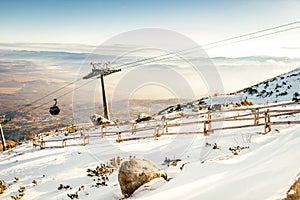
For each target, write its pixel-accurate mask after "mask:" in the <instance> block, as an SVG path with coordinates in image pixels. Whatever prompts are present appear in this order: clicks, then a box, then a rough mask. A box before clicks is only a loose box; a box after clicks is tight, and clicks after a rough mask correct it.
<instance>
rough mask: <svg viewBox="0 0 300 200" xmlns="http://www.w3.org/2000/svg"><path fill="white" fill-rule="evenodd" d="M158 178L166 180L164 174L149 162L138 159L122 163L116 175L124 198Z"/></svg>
mask: <svg viewBox="0 0 300 200" xmlns="http://www.w3.org/2000/svg"><path fill="white" fill-rule="evenodd" d="M159 177H163V178H164V179H167V174H166V172H164V171H162V170H160V169H159V168H157V167H156V166H155V164H154V163H153V162H151V161H150V160H145V159H139V158H131V159H130V160H129V161H125V162H123V163H122V164H121V167H120V170H119V175H118V179H119V183H120V187H121V191H122V194H123V195H124V196H125V197H129V196H131V195H132V194H133V192H134V191H135V190H136V189H138V188H139V187H140V186H142V185H143V184H145V183H147V182H149V181H151V180H153V179H155V178H159Z"/></svg>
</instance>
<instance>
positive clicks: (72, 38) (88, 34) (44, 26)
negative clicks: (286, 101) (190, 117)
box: [0, 0, 300, 56]
mask: <svg viewBox="0 0 300 200" xmlns="http://www.w3.org/2000/svg"><path fill="white" fill-rule="evenodd" d="M299 10H300V1H299V0H272V1H271V0H264V1H260V0H253V1H244V0H239V1H237V0H231V1H218V0H212V1H201V0H200V1H177V0H173V1H171V0H165V1H158V0H152V1H137V0H131V1H129V0H127V1H125V0H123V1H122V0H116V1H102V0H98V1H92V0H87V1H83V0H82V1H79V0H43V1H41V0H40V1H38V0H26V1H25V0H1V1H0V24H1V32H0V43H16V42H24V43H26V42H30V43H81V44H93V45H97V44H100V43H101V42H103V41H105V40H107V39H109V38H110V37H112V36H114V35H117V34H120V33H122V32H125V31H130V30H134V29H140V28H162V29H170V30H174V31H177V32H179V33H182V34H184V35H186V36H187V37H189V38H191V39H193V40H195V41H196V42H198V43H199V44H200V45H201V44H205V43H209V42H214V41H217V40H220V39H224V38H228V37H232V36H236V35H240V34H244V33H248V32H252V31H256V30H260V29H264V28H268V27H272V26H277V25H281V24H285V23H289V22H292V21H297V20H300V12H299ZM298 35H300V29H296V30H293V31H290V32H286V33H282V34H278V35H275V36H272V37H268V38H264V39H259V40H255V41H251V42H246V43H244V44H236V45H232V46H233V47H232V46H231V47H224V48H218V49H216V50H211V51H209V53H211V54H212V55H219V56H221V55H223V54H224V56H226V53H227V54H228V52H229V51H230V50H231V51H230V52H232V53H231V54H232V55H231V56H234V55H237V56H238V55H239V54H241V49H244V54H245V55H247V54H249V55H250V54H251V55H253V54H267V52H268V51H269V50H270V49H273V53H271V54H274V55H277V54H278V55H285V54H286V55H287V56H288V55H291V56H294V54H295V55H296V54H297V52H296V51H297V50H298V53H299V49H298V48H300V37H299V36H298ZM245 45H247V46H245ZM257 47H261V48H257ZM236 49H238V51H237V50H236ZM246 49H247V51H246ZM255 49H256V50H255ZM258 49H259V50H258ZM284 49H285V50H284ZM287 49H289V50H287ZM291 49H293V52H292V53H291V51H292V50H291ZM257 50H258V51H257ZM241 55H243V54H241ZM229 56H230V55H229Z"/></svg>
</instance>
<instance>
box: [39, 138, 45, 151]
mask: <svg viewBox="0 0 300 200" xmlns="http://www.w3.org/2000/svg"><path fill="white" fill-rule="evenodd" d="M40 147H41V149H45V148H46V142H45V141H43V140H42V141H41V146H40Z"/></svg>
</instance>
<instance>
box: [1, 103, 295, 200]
mask: <svg viewBox="0 0 300 200" xmlns="http://www.w3.org/2000/svg"><path fill="white" fill-rule="evenodd" d="M289 108H294V109H299V108H300V106H299V104H298V105H295V106H291V107H289ZM187 120H195V119H193V118H189V119H187ZM273 120H276V121H280V120H300V115H293V116H289V117H278V118H272V119H271V121H273ZM241 123H244V122H241ZM219 125H220V124H219ZM228 125H240V123H239V122H226V123H225V124H223V126H228ZM213 126H218V124H213ZM121 128H122V127H121ZM123 128H124V127H123ZM198 128H199V127H197V126H195V125H190V126H183V127H172V128H170V130H169V132H176V131H179V130H180V131H191V130H192V131H195V130H196V129H198ZM299 128H300V126H299V125H280V126H272V131H271V132H270V133H269V134H266V135H261V134H258V133H260V132H262V130H263V127H262V126H261V127H255V128H244V129H233V130H224V131H220V132H214V133H213V134H211V135H209V136H203V135H202V134H198V135H177V136H162V137H160V138H159V139H158V140H153V139H146V140H139V141H127V142H122V143H116V136H106V137H103V138H102V137H98V138H91V139H90V144H88V145H86V146H83V145H74V146H67V147H65V148H46V149H43V150H40V149H39V148H32V143H31V142H28V143H24V144H22V145H21V146H18V147H17V148H15V149H13V150H10V151H6V152H2V153H0V158H1V161H0V179H4V180H6V182H7V183H8V184H10V186H9V188H8V189H7V190H6V191H5V192H4V194H2V195H0V197H1V199H11V196H12V195H16V194H19V192H18V189H19V188H20V186H25V187H26V191H25V192H24V193H25V195H24V197H22V199H31V200H32V199H70V198H69V197H68V196H67V194H74V193H75V192H76V191H77V190H78V188H79V187H80V186H82V185H83V186H84V188H85V189H84V190H81V191H79V192H78V194H79V199H121V198H123V197H122V194H121V190H120V187H119V184H118V181H117V171H115V172H114V173H113V174H112V175H110V176H109V181H108V186H100V187H98V188H97V187H93V185H94V184H95V181H94V179H95V177H89V176H87V172H86V170H87V169H88V168H91V169H95V167H96V166H97V165H99V163H100V162H107V161H109V160H110V159H111V158H113V157H117V156H120V157H122V158H124V159H128V157H129V156H136V157H142V158H146V159H150V160H152V161H153V162H154V163H156V164H157V165H158V166H159V167H160V168H161V169H163V170H165V171H166V172H167V174H168V176H169V178H171V180H170V181H168V182H166V181H164V180H160V179H158V180H154V181H152V182H151V183H149V184H147V186H143V187H142V188H140V189H139V190H138V191H137V192H136V193H135V194H134V195H133V196H132V197H131V199H272V200H273V199H281V198H283V197H284V196H285V193H286V191H288V189H289V187H290V186H291V185H292V184H293V182H294V180H295V179H296V178H297V177H298V176H299V175H300V151H299V144H300V129H299ZM112 129H113V128H112ZM153 133H154V132H153V130H149V131H145V132H144V133H141V134H148V135H150V134H153ZM78 134H79V133H78ZM85 134H90V135H92V134H100V130H99V129H89V130H87V131H85ZM128 136H132V135H131V133H128ZM134 136H136V135H134ZM63 137H65V136H63V135H59V136H57V137H55V138H54V139H57V138H63ZM72 142H73V144H80V143H82V140H74V141H72ZM206 143H209V144H213V143H216V144H217V146H218V148H217V149H213V148H212V146H209V145H206ZM68 144H71V143H69V141H68ZM236 146H240V147H249V149H248V148H247V149H244V150H241V152H240V153H239V154H238V155H233V154H232V152H231V151H229V150H228V149H229V148H230V147H232V148H233V147H236ZM165 157H168V158H170V159H181V161H180V162H179V163H177V166H167V165H164V164H163V161H164V160H165ZM183 164H185V165H184V167H183V169H182V170H180V167H181V166H182V165H183ZM14 177H18V178H19V181H18V182H14ZM33 180H37V182H38V184H37V185H35V184H33V183H32V181H33ZM60 184H63V185H70V186H71V187H72V188H73V189H71V190H64V189H63V190H58V189H57V188H58V186H59V185H60Z"/></svg>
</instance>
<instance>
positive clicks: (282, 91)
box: [237, 68, 300, 102]
mask: <svg viewBox="0 0 300 200" xmlns="http://www.w3.org/2000/svg"><path fill="white" fill-rule="evenodd" d="M237 94H242V95H244V96H246V97H248V98H250V99H254V100H258V99H260V100H264V99H267V100H268V101H270V102H271V101H275V100H278V101H288V100H291V99H292V98H293V96H300V68H297V69H295V70H293V71H290V72H288V73H285V74H282V75H279V76H276V77H274V78H272V79H269V80H266V81H263V82H262V83H258V84H256V85H254V86H251V87H248V88H245V89H243V90H241V91H238V92H237Z"/></svg>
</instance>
